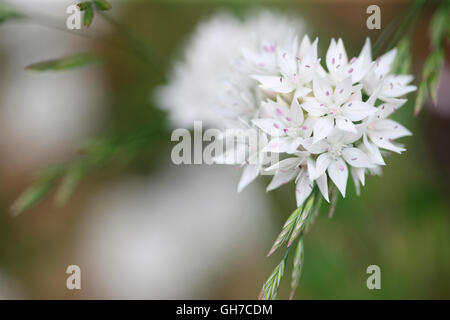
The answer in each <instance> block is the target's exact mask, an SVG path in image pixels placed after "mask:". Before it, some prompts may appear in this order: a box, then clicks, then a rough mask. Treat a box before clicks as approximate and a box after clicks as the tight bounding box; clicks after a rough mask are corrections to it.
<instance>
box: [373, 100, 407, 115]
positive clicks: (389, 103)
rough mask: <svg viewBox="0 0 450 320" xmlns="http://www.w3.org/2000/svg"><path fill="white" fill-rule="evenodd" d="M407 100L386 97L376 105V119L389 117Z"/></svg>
mask: <svg viewBox="0 0 450 320" xmlns="http://www.w3.org/2000/svg"><path fill="white" fill-rule="evenodd" d="M407 101H408V100H407V99H395V98H390V99H386V102H385V103H383V104H381V105H380V106H378V107H377V111H376V116H377V119H385V118H387V117H389V116H390V115H391V114H392V113H393V112H396V111H397V110H398V109H399V108H400V107H402V106H403V105H404V104H405V103H406V102H407Z"/></svg>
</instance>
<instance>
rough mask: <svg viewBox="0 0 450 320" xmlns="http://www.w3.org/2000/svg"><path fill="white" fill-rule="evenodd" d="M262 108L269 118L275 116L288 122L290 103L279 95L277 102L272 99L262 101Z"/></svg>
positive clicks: (283, 121)
mask: <svg viewBox="0 0 450 320" xmlns="http://www.w3.org/2000/svg"><path fill="white" fill-rule="evenodd" d="M261 109H262V110H263V111H264V114H266V115H267V117H268V118H275V119H277V120H279V121H281V122H282V123H286V122H287V121H286V117H289V116H290V109H289V105H287V104H286V102H284V100H282V99H281V97H279V96H278V97H277V102H275V101H272V100H267V101H263V102H261Z"/></svg>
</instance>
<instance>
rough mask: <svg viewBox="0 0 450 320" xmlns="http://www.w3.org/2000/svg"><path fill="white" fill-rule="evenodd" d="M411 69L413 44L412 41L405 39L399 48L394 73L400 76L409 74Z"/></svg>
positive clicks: (393, 66) (393, 67) (393, 68)
mask: <svg viewBox="0 0 450 320" xmlns="http://www.w3.org/2000/svg"><path fill="white" fill-rule="evenodd" d="M410 68H411V43H410V39H409V38H407V37H404V38H402V39H401V40H400V42H399V44H398V46H397V54H396V56H395V60H394V63H393V65H392V70H393V72H396V73H399V74H409V73H410V72H409V70H410Z"/></svg>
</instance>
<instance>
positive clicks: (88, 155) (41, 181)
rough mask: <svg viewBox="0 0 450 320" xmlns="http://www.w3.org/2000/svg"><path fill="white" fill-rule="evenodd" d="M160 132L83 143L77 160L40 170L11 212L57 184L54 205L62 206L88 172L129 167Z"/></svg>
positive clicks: (147, 130) (26, 206)
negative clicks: (111, 167)
mask: <svg viewBox="0 0 450 320" xmlns="http://www.w3.org/2000/svg"><path fill="white" fill-rule="evenodd" d="M160 131H161V129H160V128H155V127H152V128H145V129H144V130H138V132H137V133H134V134H130V135H124V136H117V137H105V138H98V139H95V140H92V141H88V142H86V143H84V144H83V145H82V146H81V148H80V149H79V155H78V157H77V158H75V159H73V160H72V161H70V162H68V163H65V164H60V165H56V166H52V167H50V168H47V169H44V170H42V171H40V172H39V173H38V174H37V176H36V178H35V181H34V182H33V184H32V185H31V186H30V187H29V188H28V189H26V190H25V191H24V192H23V193H22V194H21V195H20V196H19V198H18V199H17V200H16V201H15V202H14V204H13V206H12V207H11V213H12V214H14V215H18V214H20V213H22V212H23V211H26V210H28V209H31V208H32V207H33V206H34V205H36V204H37V203H38V202H39V201H40V200H42V199H43V198H44V197H45V196H46V195H48V193H49V192H50V191H52V190H53V189H54V188H55V187H56V185H57V183H58V181H61V182H60V184H59V188H58V190H57V193H56V197H55V203H56V204H58V205H63V204H65V203H66V202H67V201H68V200H69V199H70V197H71V196H72V194H73V192H74V191H75V189H76V187H77V186H78V185H79V183H80V182H81V180H82V179H83V178H84V177H85V176H86V175H87V174H88V173H91V172H94V171H96V170H99V169H100V168H104V167H105V166H107V165H112V164H116V165H119V166H123V165H127V164H129V163H130V162H131V161H132V160H134V159H135V158H136V157H137V156H138V155H140V154H142V153H143V152H144V151H149V150H151V149H152V147H153V146H154V140H155V139H156V138H157V137H158V136H159V135H161V132H160Z"/></svg>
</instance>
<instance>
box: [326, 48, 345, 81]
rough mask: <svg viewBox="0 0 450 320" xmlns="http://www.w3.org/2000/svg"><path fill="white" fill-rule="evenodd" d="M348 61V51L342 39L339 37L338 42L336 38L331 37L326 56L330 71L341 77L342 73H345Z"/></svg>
mask: <svg viewBox="0 0 450 320" xmlns="http://www.w3.org/2000/svg"><path fill="white" fill-rule="evenodd" d="M347 63H348V59H347V53H346V52H345V48H344V43H343V42H342V39H339V40H338V42H337V43H336V41H335V40H334V39H331V43H330V46H329V47H328V51H327V56H326V64H327V68H328V71H329V72H330V74H331V75H332V76H333V77H338V78H339V77H340V74H342V73H343V71H344V70H343V68H344V67H345V66H346V65H347Z"/></svg>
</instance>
